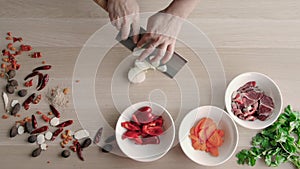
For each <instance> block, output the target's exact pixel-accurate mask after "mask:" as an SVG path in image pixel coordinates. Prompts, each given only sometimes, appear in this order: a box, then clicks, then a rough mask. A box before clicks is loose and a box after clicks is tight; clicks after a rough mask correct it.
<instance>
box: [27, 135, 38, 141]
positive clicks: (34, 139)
mask: <svg viewBox="0 0 300 169" xmlns="http://www.w3.org/2000/svg"><path fill="white" fill-rule="evenodd" d="M36 139H37V137H36V135H31V136H29V137H28V142H29V143H34V142H36Z"/></svg>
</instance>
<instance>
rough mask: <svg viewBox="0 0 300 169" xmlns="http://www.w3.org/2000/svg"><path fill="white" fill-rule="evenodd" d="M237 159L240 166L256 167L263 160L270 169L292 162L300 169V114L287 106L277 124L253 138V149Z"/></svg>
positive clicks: (240, 154) (241, 154)
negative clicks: (258, 161)
mask: <svg viewBox="0 0 300 169" xmlns="http://www.w3.org/2000/svg"><path fill="white" fill-rule="evenodd" d="M236 157H237V159H238V160H237V163H238V164H247V165H249V166H254V165H255V164H256V161H257V159H259V158H261V159H263V160H264V161H265V163H266V165H267V166H270V167H277V166H279V165H280V164H282V163H285V162H291V163H292V164H294V165H295V167H297V168H299V169H300V113H299V112H297V111H293V110H292V107H291V106H290V105H289V106H287V107H286V108H285V109H284V113H282V114H281V115H280V116H279V117H278V119H277V121H276V122H275V123H273V124H272V125H271V126H269V127H267V128H265V129H264V130H262V131H261V132H260V133H257V134H256V136H254V137H253V138H252V147H251V148H250V149H249V150H246V149H244V150H242V151H240V152H239V153H237V154H236Z"/></svg>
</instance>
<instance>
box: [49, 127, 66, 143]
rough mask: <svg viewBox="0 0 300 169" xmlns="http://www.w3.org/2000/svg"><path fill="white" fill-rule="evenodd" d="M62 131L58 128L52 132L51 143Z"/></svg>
mask: <svg viewBox="0 0 300 169" xmlns="http://www.w3.org/2000/svg"><path fill="white" fill-rule="evenodd" d="M63 130H64V129H63V128H59V129H57V130H55V131H54V132H53V135H52V138H51V141H54V140H55V138H56V137H57V136H58V135H59V134H60V133H61V132H62V131H63Z"/></svg>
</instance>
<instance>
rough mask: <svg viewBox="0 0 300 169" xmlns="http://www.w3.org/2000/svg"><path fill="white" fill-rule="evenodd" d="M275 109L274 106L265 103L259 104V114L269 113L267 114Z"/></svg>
mask: <svg viewBox="0 0 300 169" xmlns="http://www.w3.org/2000/svg"><path fill="white" fill-rule="evenodd" d="M272 111H273V109H272V108H270V107H268V106H266V105H264V104H260V105H259V111H258V115H267V114H271V113H272Z"/></svg>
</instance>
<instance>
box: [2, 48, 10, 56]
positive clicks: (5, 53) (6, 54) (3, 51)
mask: <svg viewBox="0 0 300 169" xmlns="http://www.w3.org/2000/svg"><path fill="white" fill-rule="evenodd" d="M2 55H3V56H10V52H9V51H8V50H5V49H3V50H2Z"/></svg>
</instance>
